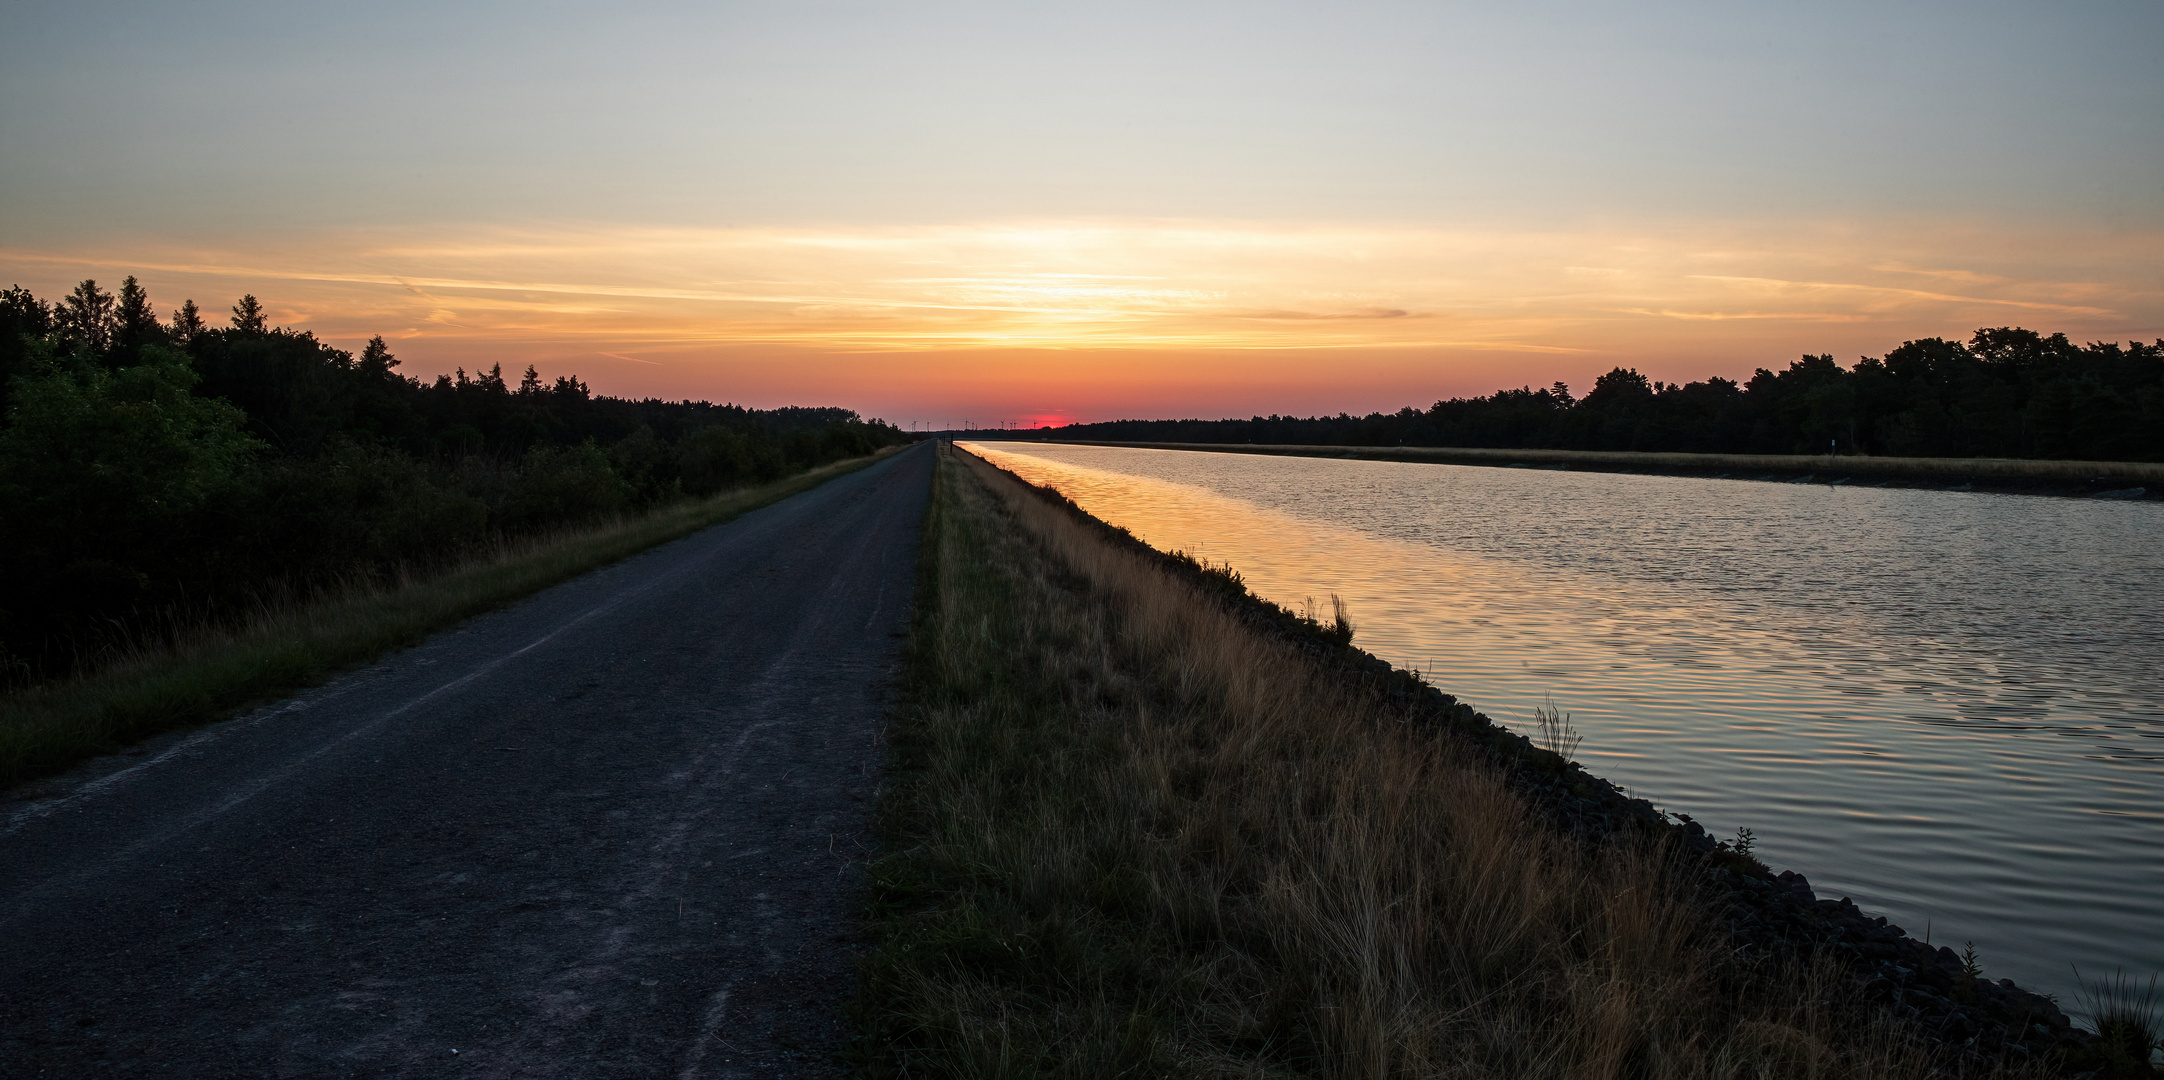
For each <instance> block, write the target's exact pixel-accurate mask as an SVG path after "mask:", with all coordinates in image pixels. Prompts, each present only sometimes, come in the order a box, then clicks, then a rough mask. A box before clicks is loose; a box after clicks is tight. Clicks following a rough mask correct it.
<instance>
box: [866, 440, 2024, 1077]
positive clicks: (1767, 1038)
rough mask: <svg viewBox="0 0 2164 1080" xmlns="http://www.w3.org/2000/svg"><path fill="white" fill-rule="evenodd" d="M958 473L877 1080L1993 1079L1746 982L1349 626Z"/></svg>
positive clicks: (891, 877)
mask: <svg viewBox="0 0 2164 1080" xmlns="http://www.w3.org/2000/svg"><path fill="white" fill-rule="evenodd" d="M941 455H942V456H941V461H940V464H939V468H938V471H937V473H936V475H935V479H934V484H933V493H932V502H931V506H930V508H929V511H928V514H927V518H926V524H925V530H926V531H925V543H924V548H923V563H922V565H921V567H920V573H921V575H922V576H921V579H920V584H919V593H918V595H919V603H918V613H917V623H916V625H915V628H914V631H913V634H912V638H911V643H910V651H909V661H908V663H909V669H908V675H907V682H906V688H905V698H904V705H903V708H902V711H901V713H900V714H899V716H898V718H897V721H896V724H895V726H894V729H893V731H892V745H893V747H894V751H895V754H896V764H895V771H894V774H893V775H894V786H893V787H892V789H891V790H890V792H889V794H888V796H887V798H886V799H885V800H884V801H883V803H882V807H881V813H882V823H883V828H884V829H885V830H886V835H887V838H888V853H887V854H885V855H883V856H882V857H881V858H880V859H878V860H877V861H875V862H874V864H873V866H872V892H871V899H870V904H871V912H870V918H871V927H872V931H873V934H874V941H875V945H874V948H873V951H872V953H871V955H870V956H869V957H868V959H867V961H866V964H865V968H864V989H863V997H862V999H861V1002H860V1019H861V1023H862V1027H863V1032H864V1035H863V1040H862V1043H861V1044H860V1055H861V1062H860V1063H861V1064H862V1065H863V1066H864V1067H865V1069H866V1070H867V1071H868V1072H869V1073H871V1074H872V1075H878V1076H952V1077H980V1076H981V1077H995V1076H1023V1075H1029V1076H1073V1077H1121V1076H1136V1077H1141V1076H1213V1077H1233V1076H1239V1077H1291V1076H1302V1077H1306V1076H1315V1077H1332V1078H1339V1077H1344V1078H1351V1077H1361V1078H1368V1077H1414V1076H1421V1077H1427V1076H1451V1077H1527V1078H1539V1077H1557V1078H1562V1077H1571V1078H1599V1077H1647V1078H1666V1077H1713V1076H1723V1077H1727V1076H1752V1077H1827V1078H1831V1077H1864V1076H1871V1077H1923V1076H1930V1075H1940V1074H1944V1073H1946V1072H1950V1071H1958V1070H1962V1069H1968V1070H1970V1071H1973V1072H1982V1071H1984V1070H1983V1069H1982V1067H1981V1066H1977V1065H1976V1064H1975V1063H1974V1062H1968V1061H1962V1060H1959V1059H1954V1058H1952V1057H1949V1056H1945V1055H1941V1054H1939V1053H1937V1052H1936V1051H1934V1050H1933V1049H1932V1048H1930V1047H1929V1046H1928V1044H1927V1043H1926V1041H1925V1040H1924V1039H1923V1037H1922V1036H1921V1035H1920V1034H1919V1033H1917V1032H1915V1031H1912V1030H1909V1029H1905V1028H1904V1027H1902V1026H1901V1025H1900V1024H1898V1023H1897V1022H1895V1021H1894V1020H1892V1019H1891V1018H1890V1016H1888V1015H1887V1014H1884V1013H1883V1012H1879V1011H1876V1010H1872V1009H1868V1008H1865V1007H1864V1006H1862V1005H1860V1004H1857V1003H1854V1002H1852V1001H1849V1000H1845V997H1846V995H1844V994H1842V993H1841V992H1840V991H1838V990H1836V989H1835V988H1836V987H1837V986H1839V985H1840V984H1839V981H1838V979H1837V978H1836V976H1835V973H1834V971H1833V969H1832V968H1831V966H1830V962H1825V961H1818V962H1814V963H1813V964H1811V965H1805V966H1803V967H1797V968H1771V967H1763V966H1761V967H1753V966H1749V965H1747V964H1746V963H1745V962H1744V961H1742V960H1741V959H1739V958H1738V957H1737V956H1736V954H1735V953H1733V952H1732V951H1729V950H1727V949H1726V948H1725V947H1724V946H1723V945H1722V944H1721V939H1720V938H1719V937H1718V935H1716V934H1715V933H1713V932H1712V930H1711V929H1710V926H1709V920H1708V916H1707V915H1706V913H1705V912H1703V911H1701V910H1699V909H1698V908H1697V907H1696V906H1694V905H1695V901H1693V900H1692V899H1690V898H1691V897H1692V896H1694V895H1696V893H1695V891H1694V890H1693V888H1692V887H1691V885H1692V882H1691V879H1690V875H1691V874H1693V873H1696V872H1699V871H1696V870H1693V869H1690V868H1689V866H1690V864H1689V863H1688V862H1687V860H1683V859H1679V858H1677V857H1676V855H1675V853H1674V852H1672V851H1670V850H1668V849H1665V848H1663V847H1661V846H1659V845H1657V844H1650V843H1643V844H1641V843H1633V842H1629V841H1615V840H1611V841H1604V842H1600V843H1588V842H1585V841H1583V840H1580V839H1575V838H1572V837H1569V836H1564V835H1560V834H1558V833H1556V832H1554V831H1552V830H1550V829H1549V828H1548V827H1546V826H1544V825H1542V824H1540V822H1539V821H1538V820H1537V817H1536V815H1535V814H1533V813H1532V812H1531V810H1530V808H1529V807H1527V806H1526V805H1525V804H1524V803H1523V802H1522V801H1521V800H1520V799H1519V798H1518V797H1517V796H1516V795H1515V794H1513V792H1512V790H1511V789H1510V787H1509V786H1508V784H1507V783H1506V782H1505V778H1504V777H1503V776H1502V775H1501V774H1500V773H1499V772H1498V771H1497V769H1496V767H1495V766H1494V765H1493V764H1492V761H1493V758H1492V757H1489V756H1486V755H1483V754H1480V753H1477V752H1473V751H1472V750H1471V749H1470V748H1468V747H1465V746H1461V745H1459V744H1458V743H1457V742H1456V741H1455V740H1453V739H1452V738H1451V737H1449V736H1448V735H1447V734H1446V733H1441V732H1438V731H1437V730H1435V729H1433V728H1429V727H1423V726H1419V725H1414V724H1409V723H1406V722H1404V715H1405V714H1404V713H1403V712H1402V711H1399V710H1398V709H1395V708H1394V707H1393V706H1392V705H1391V703H1390V701H1389V700H1388V698H1387V696H1386V695H1383V694H1381V693H1378V692H1377V690H1376V688H1375V687H1374V686H1373V685H1372V684H1362V683H1360V682H1358V681H1357V680H1354V679H1351V678H1349V677H1347V676H1345V675H1343V674H1342V673H1341V671H1342V669H1340V668H1333V667H1332V666H1330V665H1328V664H1326V663H1323V662H1320V661H1318V660H1316V656H1317V655H1319V650H1322V649H1325V648H1327V647H1332V646H1329V644H1328V642H1329V638H1328V634H1329V632H1330V627H1328V626H1326V625H1323V624H1319V623H1318V624H1313V625H1312V628H1311V629H1312V635H1311V636H1312V637H1313V638H1314V641H1303V640H1296V639H1295V638H1293V637H1289V636H1287V635H1284V634H1273V633H1268V632H1264V630H1263V629H1260V628H1258V626H1257V625H1256V624H1255V623H1254V622H1253V621H1251V620H1245V619H1243V618H1241V617H1240V615H1239V614H1238V611H1237V610H1236V608H1235V606H1234V605H1232V604H1229V603H1227V602H1226V601H1225V599H1224V598H1223V597H1222V596H1217V595H1212V593H1213V591H1215V592H1223V591H1225V590H1224V589H1222V588H1218V586H1222V585H1225V584H1226V583H1227V582H1230V583H1231V584H1232V585H1233V586H1236V585H1237V579H1236V578H1233V577H1232V576H1231V575H1229V574H1222V575H1219V577H1221V578H1222V579H1224V580H1218V578H1213V577H1211V576H1210V575H1208V574H1203V575H1199V576H1198V575H1195V574H1179V573H1174V572H1173V570H1172V568H1170V567H1168V565H1167V561H1166V560H1165V559H1164V558H1162V557H1153V556H1151V554H1150V553H1148V552H1141V551H1136V550H1133V549H1131V548H1127V547H1122V546H1119V545H1117V544H1115V543H1112V542H1110V541H1109V540H1108V539H1107V538H1106V536H1105V535H1104V533H1103V532H1102V530H1099V529H1093V528H1092V527H1091V525H1090V523H1088V522H1086V521H1083V520H1081V519H1079V518H1078V517H1077V516H1076V515H1075V514H1074V513H1072V512H1070V511H1069V510H1067V509H1066V508H1064V507H1062V506H1059V505H1056V504H1054V503H1053V502H1051V501H1049V500H1047V499H1044V498H1042V497H1041V496H1040V495H1039V494H1038V493H1037V492H1035V491H1032V490H1030V489H1028V488H1027V487H1026V486H1025V485H1023V484H1021V483H1020V482H1019V481H1017V480H1015V479H1014V478H1012V477H1011V476H1009V475H1008V474H1005V473H1002V472H999V471H998V470H995V469H993V468H991V467H990V466H988V465H986V464H984V463H983V462H981V461H979V460H977V459H975V458H971V457H967V456H965V455H962V454H959V453H956V452H953V451H951V450H948V449H946V448H944V447H943V448H942V449H941ZM1317 642H1320V643H1321V644H1317ZM1987 1074H1990V1075H2001V1074H1998V1073H1987ZM2003 1075H2016V1074H2010V1073H2009V1074H2003Z"/></svg>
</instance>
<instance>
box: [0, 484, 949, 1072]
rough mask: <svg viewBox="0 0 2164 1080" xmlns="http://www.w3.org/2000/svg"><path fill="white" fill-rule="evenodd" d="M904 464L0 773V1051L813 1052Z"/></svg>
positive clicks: (910, 505) (857, 860)
mask: <svg viewBox="0 0 2164 1080" xmlns="http://www.w3.org/2000/svg"><path fill="white" fill-rule="evenodd" d="M931 465H932V456H931V452H930V448H929V447H928V446H922V447H918V448H915V449H913V450H910V451H908V452H906V453H903V454H900V455H897V456H895V457H892V458H889V459H888V460H886V461H883V462H880V463H879V464H876V465H874V466H871V467H870V468H867V469H864V470H861V471H859V472H856V473H852V474H849V475H847V476H843V477H841V478H839V479H836V480H834V481H831V482H829V483H827V484H826V485H824V486H822V487H820V488H817V489H815V490H812V491H809V492H806V493H804V494H801V495H797V496H795V497H793V498H791V499H789V500H787V501H784V502H781V503H777V504H775V505H773V506H770V507H767V508H765V509H762V510H759V511H756V512H754V513H751V514H747V515H745V516H743V517H741V518H738V519H737V520H735V521H733V522H730V523H728V524H726V525H721V526H718V527H715V528H713V529H709V530H707V531H705V532H702V533H699V534H697V535H695V536H692V537H688V538H686V539H683V540H680V541H677V542H675V543H672V544H669V545H666V546H663V547H660V548H656V549H654V550H652V551H649V552H647V553H645V554H643V555H639V556H637V557H634V558H632V559H629V560H626V561H625V562H622V563H619V564H617V565H615V566H612V567H609V568H607V569H604V570H601V571H597V572H595V573H593V574H589V575H587V576H585V577H582V578H579V579H577V580H575V581H571V582H568V583H566V584H564V585H561V586H558V587H556V588H554V589H551V590H549V591H547V592H544V593H541V594H538V595H536V596H534V597H531V598H529V599H527V600H525V601H522V602H520V603H518V604H516V605H514V606H512V607H509V608H506V609H504V610H501V611H498V612H495V613H493V614H490V615H487V616H484V617H481V618H478V619H475V620H473V621H472V622H470V623H467V624H466V625H464V626H462V627H459V628H458V629H455V630H452V631H448V632H445V633H443V634H440V635H438V636H436V637H434V638H432V639H430V640H429V641H428V642H427V643H425V644H423V645H421V646H418V647H416V648H413V649H409V650H406V651H404V652H401V653H398V654H396V655H394V656H391V657H388V658H386V659H385V660H383V661H382V662H381V663H379V664H377V665H376V666H374V667H371V668H368V669H366V670H364V671H359V672H355V673H353V674H351V675H349V676H346V677H344V678H341V679H339V680H337V681H336V682H334V683H332V684H330V685H328V686H325V687H323V688H321V689H319V690H316V691H313V692H310V693H308V694H305V695H303V696H301V697H299V698H296V699H294V700H292V701H289V702H285V703H282V704H280V705H278V706H276V707H273V708H269V709H265V710H262V711H259V712H257V713H255V714H253V715H251V716H249V717H245V718H242V719H239V720H235V721H231V722H228V723H226V724H222V725H219V726H216V727H212V728H207V729H203V730H201V731H198V732H195V733H192V734H190V735H187V736H185V737H175V738H170V739H167V740H165V741H164V742H163V743H161V744H157V745H154V746H152V747H151V748H149V750H148V752H147V753H141V756H137V757H132V758H120V759H108V760H107V761H106V762H104V763H99V764H94V765H92V766H90V767H87V768H86V769H84V770H82V771H79V772H78V773H76V774H74V775H72V776H70V777H68V778H64V779H63V780H62V781H60V782H58V783H54V784H48V785H46V786H45V788H44V789H43V790H42V791H39V792H36V793H35V794H36V795H37V798H36V799H35V800H34V801H27V800H26V799H25V798H24V797H22V796H21V795H18V796H17V797H16V798H15V799H13V800H12V801H11V802H10V804H9V805H7V806H6V807H5V809H6V810H7V812H8V815H7V818H6V820H5V823H4V824H0V1076H6V1077H35V1076H41V1075H42V1076H87V1075H112V1074H119V1075H155V1076H192V1077H226V1076H235V1077H267V1076H306V1077H315V1076H366V1077H436V1076H477V1077H550V1076H562V1077H578V1078H595V1080H601V1078H609V1077H642V1078H646V1077H684V1078H695V1077H732V1076H792V1077H797V1076H820V1075H826V1074H827V1073H829V1072H830V1071H834V1070H835V1069H836V1066H835V1062H834V1055H835V1053H836V1051H837V1050H838V1049H839V1048H840V1046H841V1045H842V1042H843V1040H845V1038H846V1037H847V1035H848V1026H847V1022H846V1020H845V1018H844V1016H843V1015H842V1012H841V1010H842V1008H843V1007H844V1006H845V1005H846V1002H847V999H848V997H849V995H850V994H851V993H852V991H853V986H854V981H853V975H852V968H851V948H852V946H851V941H852V938H853V935H854V932H855V927H856V924H857V918H856V914H857V911H856V904H857V902H858V900H859V898H860V895H861V893H860V889H861V877H862V864H863V859H864V857H865V856H866V855H867V854H868V852H869V846H868V845H869V844H870V843H871V835H870V828H871V811H872V806H873V803H874V800H875V798H876V795H877V791H878V786H879V783H880V774H881V768H882V763H883V761H884V750H883V746H882V743H881V741H880V728H881V725H882V723H883V717H884V713H885V710H886V708H887V707H888V705H889V704H890V695H891V692H892V683H893V675H894V673H895V669H896V666H897V664H898V662H899V653H900V647H901V644H902V635H903V634H904V632H905V631H906V628H907V625H908V617H909V611H910V603H911V594H912V589H913V586H914V583H915V565H916V550H917V536H918V526H919V523H920V521H921V519H922V515H923V510H924V503H925V496H926V492H927V488H928V484H929V477H930V472H931Z"/></svg>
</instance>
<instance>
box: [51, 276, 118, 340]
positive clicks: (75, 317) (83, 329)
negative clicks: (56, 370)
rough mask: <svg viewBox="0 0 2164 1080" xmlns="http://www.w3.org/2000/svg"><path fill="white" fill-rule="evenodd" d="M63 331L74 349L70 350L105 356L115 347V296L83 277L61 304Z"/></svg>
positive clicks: (61, 329) (61, 326)
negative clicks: (107, 351)
mask: <svg viewBox="0 0 2164 1080" xmlns="http://www.w3.org/2000/svg"><path fill="white" fill-rule="evenodd" d="M59 314H60V319H59V322H60V332H61V334H62V335H63V336H65V337H66V338H67V339H68V341H67V344H68V345H71V346H73V349H72V350H71V351H82V352H87V353H89V354H90V355H92V356H104V355H105V353H106V350H108V349H110V348H112V346H113V329H114V319H113V294H111V293H109V292H106V291H105V290H103V289H100V288H98V283H97V281H96V280H94V279H92V278H84V279H83V281H82V283H81V284H79V285H77V286H75V291H74V292H71V293H69V294H68V295H67V297H66V298H65V299H63V300H61V301H60V304H59Z"/></svg>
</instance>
